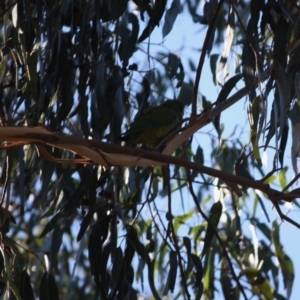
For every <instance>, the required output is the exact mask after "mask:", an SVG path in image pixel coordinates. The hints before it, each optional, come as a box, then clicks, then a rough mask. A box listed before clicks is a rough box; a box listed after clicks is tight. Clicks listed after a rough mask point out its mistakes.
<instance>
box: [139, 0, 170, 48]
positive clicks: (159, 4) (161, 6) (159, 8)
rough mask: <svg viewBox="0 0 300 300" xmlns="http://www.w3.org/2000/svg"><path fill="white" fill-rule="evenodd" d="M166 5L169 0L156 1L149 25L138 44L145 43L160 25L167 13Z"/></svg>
mask: <svg viewBox="0 0 300 300" xmlns="http://www.w3.org/2000/svg"><path fill="white" fill-rule="evenodd" d="M166 5H167V0H161V1H155V3H154V6H153V11H152V13H151V16H150V19H149V21H148V24H147V26H146V28H145V29H144V31H143V33H142V34H141V36H140V37H139V39H138V43H141V42H143V41H144V40H145V39H146V38H147V37H149V36H150V34H151V32H152V31H153V29H154V28H155V26H158V25H159V21H160V20H161V18H162V16H163V14H164V12H165V7H166Z"/></svg>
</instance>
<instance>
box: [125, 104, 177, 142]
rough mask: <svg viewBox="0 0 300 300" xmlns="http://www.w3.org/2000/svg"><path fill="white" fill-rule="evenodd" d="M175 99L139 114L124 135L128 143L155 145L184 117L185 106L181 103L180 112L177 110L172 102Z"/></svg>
mask: <svg viewBox="0 0 300 300" xmlns="http://www.w3.org/2000/svg"><path fill="white" fill-rule="evenodd" d="M175 101H176V100H168V101H166V102H164V103H163V104H162V105H160V106H157V107H150V108H149V109H147V110H146V111H145V112H143V113H142V114H140V115H138V116H137V117H136V118H135V120H134V122H133V123H132V124H131V126H130V129H129V130H128V131H127V132H126V133H125V134H124V135H123V137H122V139H123V140H125V141H127V143H126V145H127V146H133V145H135V144H139V143H140V144H145V145H147V146H150V147H155V146H156V145H157V144H158V143H159V142H160V140H161V139H162V138H163V137H164V136H165V135H166V134H167V133H168V131H169V130H170V129H171V128H172V127H173V126H174V125H175V124H176V123H177V122H178V121H180V119H181V117H182V112H183V106H181V105H180V107H181V112H180V114H178V112H177V111H178V109H177V110H173V109H172V108H173V106H172V105H171V104H174V103H170V102H175ZM176 102H178V101H176ZM166 103H167V105H166ZM164 104H165V105H164ZM180 104H181V103H180ZM178 107H179V106H178Z"/></svg>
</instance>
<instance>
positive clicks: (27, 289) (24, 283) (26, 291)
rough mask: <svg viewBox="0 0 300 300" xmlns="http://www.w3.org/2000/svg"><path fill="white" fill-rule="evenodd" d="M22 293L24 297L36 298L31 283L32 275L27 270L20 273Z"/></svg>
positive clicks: (27, 298) (31, 299)
mask: <svg viewBox="0 0 300 300" xmlns="http://www.w3.org/2000/svg"><path fill="white" fill-rule="evenodd" d="M20 294H21V298H22V299H26V300H34V299H35V298H34V294H33V290H32V286H31V283H30V277H29V275H28V273H27V270H26V269H25V270H23V271H22V272H21V273H20Z"/></svg>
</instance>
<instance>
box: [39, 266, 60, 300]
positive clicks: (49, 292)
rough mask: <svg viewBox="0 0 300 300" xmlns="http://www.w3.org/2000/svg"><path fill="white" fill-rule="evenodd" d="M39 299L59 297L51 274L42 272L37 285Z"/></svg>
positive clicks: (48, 299)
mask: <svg viewBox="0 0 300 300" xmlns="http://www.w3.org/2000/svg"><path fill="white" fill-rule="evenodd" d="M39 297H40V300H53V299H59V294H58V288H57V285H56V282H55V279H54V277H53V275H51V274H49V273H48V272H44V274H43V276H42V279H41V283H40V286H39Z"/></svg>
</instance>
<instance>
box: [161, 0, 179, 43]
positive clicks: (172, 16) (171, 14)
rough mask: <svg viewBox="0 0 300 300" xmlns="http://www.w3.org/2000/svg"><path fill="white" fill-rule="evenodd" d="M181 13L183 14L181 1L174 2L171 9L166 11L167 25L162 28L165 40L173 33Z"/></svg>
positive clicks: (174, 0) (175, 0)
mask: <svg viewBox="0 0 300 300" xmlns="http://www.w3.org/2000/svg"><path fill="white" fill-rule="evenodd" d="M180 12H181V8H180V1H179V0H173V2H172V4H171V7H170V8H169V9H168V10H167V11H166V14H165V23H164V26H163V28H162V35H163V39H164V38H165V37H166V36H167V35H168V34H169V33H170V32H171V30H172V28H173V25H174V23H175V20H176V18H177V16H178V14H180Z"/></svg>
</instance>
